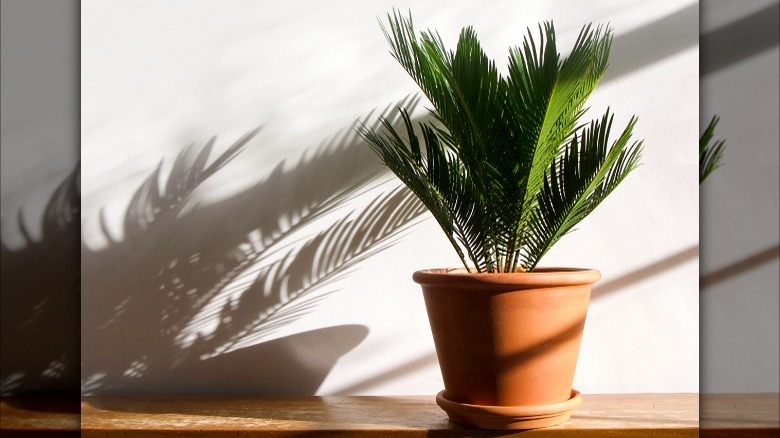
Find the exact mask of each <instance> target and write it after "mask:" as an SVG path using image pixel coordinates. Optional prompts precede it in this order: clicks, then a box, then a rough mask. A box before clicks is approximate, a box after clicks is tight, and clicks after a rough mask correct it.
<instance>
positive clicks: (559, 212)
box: [522, 110, 642, 270]
mask: <svg viewBox="0 0 780 438" xmlns="http://www.w3.org/2000/svg"><path fill="white" fill-rule="evenodd" d="M613 117H614V116H612V115H611V114H610V113H609V110H607V112H606V113H604V115H603V116H602V118H601V121H600V122H598V121H593V122H591V124H590V126H589V127H587V128H585V129H584V130H583V132H582V134H581V135H577V134H575V135H574V137H573V138H572V139H571V141H570V142H569V143H568V145H567V146H566V148H565V149H564V151H563V154H562V155H560V156H559V157H558V159H557V160H556V161H555V162H554V163H553V164H552V165H551V166H550V168H549V170H548V172H547V174H546V177H545V180H544V187H543V189H542V190H541V192H540V193H539V194H538V198H537V199H538V202H537V204H536V208H535V209H534V212H533V215H532V219H531V220H530V221H529V224H528V226H529V231H530V233H529V238H528V240H527V241H526V242H524V243H525V245H524V254H523V262H522V265H523V266H524V267H525V268H527V269H529V270H530V269H533V268H534V267H535V266H536V264H537V263H538V262H539V259H540V258H541V257H542V256H543V255H544V254H545V253H546V252H547V250H549V249H550V247H552V245H554V244H555V243H556V242H557V241H558V240H559V239H560V238H561V237H563V236H564V235H565V234H566V233H568V232H569V231H571V229H572V228H573V227H574V225H576V224H577V223H578V222H580V221H581V220H582V219H584V218H585V217H586V216H587V215H588V214H590V212H591V211H593V209H595V208H596V207H597V206H598V205H599V203H601V201H603V200H604V199H605V198H606V197H607V195H609V193H611V192H612V190H614V189H615V188H616V187H617V186H618V184H620V183H621V182H622V181H623V179H625V177H626V176H627V175H628V174H629V172H631V171H632V170H634V169H635V168H636V167H637V166H638V165H639V158H640V155H641V149H642V143H641V142H635V143H633V144H632V145H631V146H628V142H629V140H630V138H631V134H632V130H633V128H634V126H635V125H636V118H632V119H631V120H630V121H629V123H628V125H627V126H626V128H625V129H624V130H623V133H622V134H621V135H620V137H619V138H618V139H617V140H616V141H614V142H613V143H612V145H611V146H609V147H608V143H609V137H610V131H611V129H612V120H613Z"/></svg>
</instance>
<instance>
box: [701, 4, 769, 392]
mask: <svg viewBox="0 0 780 438" xmlns="http://www.w3.org/2000/svg"><path fill="white" fill-rule="evenodd" d="M777 4H778V2H777V1H776V0H773V1H756V2H750V3H746V4H743V5H740V7H735V4H734V3H733V2H724V1H711V0H710V1H707V2H705V3H703V4H702V12H703V14H702V35H703V38H704V39H703V40H702V49H704V44H705V42H711V43H712V44H713V47H711V48H707V51H704V52H703V53H704V54H707V53H710V55H709V56H710V57H711V58H712V59H707V58H705V59H704V60H705V63H706V62H709V63H710V64H713V65H718V66H720V67H719V68H717V69H712V70H711V71H709V69H708V74H707V75H705V76H703V77H702V81H701V108H702V110H701V111H702V115H703V116H704V117H702V119H703V121H704V122H706V121H708V120H709V117H711V116H712V115H714V114H718V115H720V117H721V121H720V123H719V124H718V127H717V131H716V137H717V138H723V139H726V142H727V146H726V152H725V158H724V164H723V166H722V167H721V168H719V169H718V170H717V171H715V173H713V174H712V176H711V177H710V178H709V179H708V180H707V181H705V183H704V184H703V185H702V190H701V196H702V199H701V227H702V229H701V238H702V265H701V275H702V280H703V281H702V288H701V297H700V299H701V312H702V313H701V328H702V331H703V333H705V334H706V336H703V337H702V340H701V359H702V368H701V382H702V392H709V393H723V392H778V390H780V377H778V369H780V337H779V336H780V335H778V333H780V332H779V331H778V325H779V324H780V323H779V321H780V316H779V314H778V312H780V302H779V301H778V291H780V284H779V283H778V281H780V280H779V279H778V277H779V275H778V274H780V263H778V257H777V255H778V240H779V238H778V226H777V224H778V222H779V221H780V214H778V210H779V209H780V187H778V162H779V161H780V160H778V143H779V142H780V137H779V136H778V118H780V111H779V110H778V100H779V99H780V92H779V90H778V77H780V70H779V69H778V62H779V59H780V58H779V57H778V54H779V53H780V49H779V48H778V24H777V23H778V18H777V17H778V12H777ZM755 14H758V19H756V16H755ZM767 20H769V22H768V23H767ZM767 24H768V25H767ZM767 29H769V31H767ZM719 35H727V36H728V38H725V39H724V38H722V37H721V36H719ZM713 36H714V37H713ZM730 40H731V41H730ZM729 43H733V44H734V45H733V46H731V47H723V45H726V44H729ZM709 50H712V52H708V51H709ZM724 56H725V57H726V58H727V59H728V60H730V62H725V61H723V62H721V59H722V58H723V57H724Z"/></svg>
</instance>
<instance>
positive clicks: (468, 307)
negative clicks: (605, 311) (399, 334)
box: [357, 11, 641, 429]
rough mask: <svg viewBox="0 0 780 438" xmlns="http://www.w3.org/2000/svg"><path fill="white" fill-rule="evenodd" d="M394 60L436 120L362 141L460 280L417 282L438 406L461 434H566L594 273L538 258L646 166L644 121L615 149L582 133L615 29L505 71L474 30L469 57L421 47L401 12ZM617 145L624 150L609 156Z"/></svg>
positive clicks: (407, 121)
mask: <svg viewBox="0 0 780 438" xmlns="http://www.w3.org/2000/svg"><path fill="white" fill-rule="evenodd" d="M387 18H388V26H387V27H386V26H385V25H382V30H383V32H384V34H385V36H386V38H387V41H388V42H389V44H390V47H391V54H392V55H393V57H395V59H397V60H398V62H399V63H400V64H401V65H402V66H403V67H404V69H406V71H407V72H408V73H409V74H410V75H411V77H412V78H413V79H414V80H415V82H417V84H418V85H419V86H420V88H421V89H422V91H423V92H424V93H425V95H426V96H427V97H428V99H429V100H430V102H431V103H432V104H433V108H432V109H430V110H429V111H430V114H431V116H432V117H433V121H421V122H418V123H417V124H416V126H415V123H413V122H412V120H411V116H410V115H409V114H408V112H407V111H405V110H404V109H403V108H402V109H401V113H402V119H403V124H404V128H405V129H403V128H402V129H401V132H399V130H397V129H396V128H395V127H394V126H393V125H392V124H391V123H390V121H389V120H387V119H381V122H382V123H381V127H380V128H379V129H372V128H369V127H367V126H366V125H359V126H358V128H357V129H358V131H359V132H360V134H361V135H362V136H363V138H365V139H366V141H367V142H368V144H369V145H370V146H371V147H372V148H373V149H374V151H375V152H376V153H377V154H378V155H379V156H380V157H381V159H382V161H383V162H384V164H385V165H387V166H388V167H389V168H390V169H391V170H392V171H393V172H394V173H395V174H396V175H397V176H398V178H400V179H401V181H402V182H403V183H404V184H405V185H406V186H408V187H409V188H410V189H411V190H412V191H413V192H414V193H415V194H416V195H417V196H418V197H419V198H420V200H421V201H422V203H423V204H424V205H425V206H426V207H427V208H428V210H430V212H431V214H432V215H433V217H434V218H435V219H436V221H437V222H438V223H439V225H440V226H441V228H442V229H443V230H444V233H445V235H446V236H447V238H448V239H449V241H450V242H451V243H452V246H453V247H454V248H455V251H456V252H457V254H458V256H459V257H460V259H461V261H462V262H463V267H462V268H448V269H429V270H423V271H418V272H415V273H414V276H413V279H414V281H415V282H417V283H419V284H421V285H422V289H423V295H424V298H425V304H426V309H427V311H428V316H429V321H430V324H431V329H432V332H433V338H434V343H435V346H436V353H437V356H438V358H439V364H440V367H441V371H442V376H443V379H444V386H445V389H444V391H442V392H440V393H439V394H438V395H437V398H436V400H437V403H438V404H439V406H441V407H442V408H443V409H444V410H445V411H446V412H447V413H448V415H449V417H450V419H452V420H453V421H455V422H457V423H460V424H463V425H469V426H476V427H482V428H489V429H527V428H536V427H544V426H550V425H554V424H559V423H562V422H564V421H566V420H567V419H568V418H569V416H570V415H571V412H572V411H573V410H574V409H575V408H576V407H577V406H578V405H579V404H580V400H581V398H580V395H579V393H578V392H577V391H575V390H573V389H572V382H573V379H574V368H575V366H576V360H577V355H578V353H579V345H580V340H581V337H582V328H583V326H584V323H585V315H586V311H587V306H588V300H589V297H590V290H591V285H592V284H593V283H595V282H596V281H598V279H599V278H600V274H599V272H598V271H596V270H592V269H579V268H540V267H537V264H538V262H539V259H540V258H541V257H542V256H543V255H544V254H545V253H546V252H547V251H548V250H549V249H550V247H551V246H552V245H553V244H555V242H557V241H558V239H560V238H561V237H563V236H564V235H565V234H566V233H568V232H569V231H571V230H572V228H573V227H574V225H575V224H577V223H578V222H579V221H580V220H582V219H583V218H584V217H585V216H586V215H588V214H589V213H590V212H591V211H592V210H593V209H594V208H595V207H596V206H597V205H598V204H599V203H600V202H601V201H602V200H604V198H605V197H606V196H607V195H608V194H609V193H610V192H612V190H613V189H615V187H617V185H618V184H619V183H620V182H621V181H623V179H624V178H625V177H626V176H627V175H628V174H629V173H630V172H631V171H632V170H633V169H634V168H636V167H637V166H638V164H639V159H640V152H641V142H633V143H631V144H629V143H630V140H631V135H632V130H633V128H634V125H635V123H636V118H635V117H632V118H631V120H630V121H629V122H628V124H627V126H626V127H625V128H624V129H623V131H622V133H621V134H620V135H619V136H618V137H617V139H615V140H614V141H611V140H610V133H611V130H612V120H613V116H612V114H611V112H610V111H609V110H607V111H606V112H605V113H604V114H603V115H602V116H601V118H600V119H597V120H593V121H591V122H589V123H583V121H582V117H583V114H584V110H583V107H584V104H585V101H586V99H587V98H588V96H589V95H590V93H591V92H592V91H593V89H594V87H595V86H596V84H597V83H598V82H599V80H600V78H601V77H602V75H603V74H604V71H605V69H606V67H607V58H608V55H609V50H610V44H611V40H612V35H611V30H610V29H608V28H604V27H600V26H599V27H596V28H595V29H594V28H593V27H592V26H590V25H589V26H585V27H584V28H583V29H582V31H581V32H580V34H579V37H578V38H577V40H576V43H575V44H574V48H573V49H572V51H571V53H570V54H569V55H568V56H567V57H562V56H561V55H560V54H559V53H558V49H557V46H556V38H555V30H554V28H553V24H552V23H544V24H543V25H540V26H539V37H538V39H534V37H533V35H532V33H531V31H530V30H529V31H528V34H527V36H526V37H525V38H524V41H523V45H522V47H518V48H512V49H510V51H509V68H508V73H507V74H506V75H502V74H500V73H499V72H498V70H497V69H496V66H495V63H494V62H493V61H491V60H489V59H488V58H487V56H486V55H485V54H484V52H483V51H482V48H481V47H480V43H479V40H478V39H477V35H476V33H475V32H474V30H473V29H472V28H471V27H466V28H464V29H463V30H462V32H461V34H460V37H459V40H458V44H457V48H456V50H455V51H450V50H448V49H446V48H445V46H444V43H443V42H442V39H441V38H440V36H439V35H438V34H437V33H436V32H432V31H427V32H422V33H421V34H420V36H419V37H418V35H417V33H416V32H415V29H414V26H413V23H412V18H411V15H410V16H408V17H405V16H402V15H401V14H399V13H398V12H396V11H393V13H392V14H388V16H387ZM610 141H611V144H610Z"/></svg>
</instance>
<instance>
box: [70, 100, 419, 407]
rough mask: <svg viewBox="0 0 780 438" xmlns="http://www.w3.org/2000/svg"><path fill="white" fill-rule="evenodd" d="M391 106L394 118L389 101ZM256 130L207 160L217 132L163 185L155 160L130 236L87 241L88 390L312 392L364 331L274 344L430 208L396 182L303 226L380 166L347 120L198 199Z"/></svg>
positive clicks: (129, 218)
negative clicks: (236, 183) (258, 173)
mask: <svg viewBox="0 0 780 438" xmlns="http://www.w3.org/2000/svg"><path fill="white" fill-rule="evenodd" d="M416 103H417V99H416V98H409V99H407V100H406V101H404V102H402V103H401V104H400V106H409V105H412V106H414V105H416ZM383 115H385V116H388V117H390V118H391V119H393V118H397V116H398V114H397V112H396V111H393V110H391V109H390V108H388V109H386V110H385V111H384V112H383ZM369 117H371V116H369ZM369 117H367V118H366V119H365V120H370V119H369ZM258 133H259V130H255V131H252V132H250V133H248V134H247V135H245V136H244V137H242V138H241V139H240V140H238V141H237V142H236V143H235V144H234V145H233V146H231V147H230V148H228V149H227V150H226V151H225V152H224V153H223V154H221V155H220V156H219V157H217V158H216V159H215V160H214V161H213V163H212V164H210V165H208V166H206V163H207V161H208V160H209V154H210V153H211V150H212V148H213V146H214V144H215V139H212V140H211V141H209V142H208V143H207V144H206V146H204V147H203V148H202V149H200V150H196V148H194V147H190V148H187V149H185V150H183V151H182V152H181V153H180V154H179V155H178V157H177V158H176V160H175V162H174V163H173V166H172V169H171V171H170V174H169V176H168V179H167V183H166V185H165V187H164V189H163V188H161V187H160V186H159V180H160V169H161V167H160V166H158V168H157V170H155V171H154V172H153V173H152V174H151V175H149V177H148V178H147V179H146V181H145V182H144V183H143V184H142V185H141V186H140V187H139V188H138V190H136V192H135V194H134V195H133V197H132V199H131V201H130V204H129V206H128V209H127V213H126V215H125V218H124V232H125V237H124V239H122V240H111V241H110V243H109V245H108V247H107V248H105V249H99V250H92V249H89V248H87V247H86V245H82V275H83V295H82V296H83V300H82V303H83V306H84V307H83V312H82V350H83V353H82V356H83V364H82V391H83V392H84V393H86V394H122V393H168V394H213V393H227V394H313V393H314V392H315V391H316V390H317V388H318V387H319V386H320V384H321V383H322V381H323V380H324V379H325V377H326V376H327V374H328V373H329V371H330V370H331V369H332V367H333V366H334V365H335V363H336V361H337V360H338V359H339V358H340V357H341V356H342V355H344V354H345V353H347V352H348V351H350V350H352V349H353V348H354V347H355V346H357V345H358V344H359V343H360V342H361V341H362V340H363V339H364V338H365V337H366V336H367V335H368V329H367V328H366V327H364V326H360V325H345V326H337V327H329V328H323V329H319V330H314V331H309V332H305V333H298V334H295V335H292V336H287V337H283V338H279V339H275V340H272V341H267V340H266V339H267V338H268V337H269V335H271V334H273V333H274V332H275V331H276V330H278V329H280V328H281V327H284V326H286V325H288V324H290V323H291V322H293V321H295V320H297V319H298V318H300V317H302V316H304V315H305V314H306V313H307V312H309V311H310V310H312V309H313V307H314V306H316V305H317V304H318V302H319V301H320V300H322V299H323V298H324V297H326V296H327V295H328V294H329V293H332V292H334V291H335V290H336V288H337V285H336V284H335V282H336V281H337V280H339V279H341V278H343V277H344V276H345V275H347V274H348V273H349V271H350V269H352V268H354V266H355V265H356V264H357V263H358V262H360V261H362V260H364V259H365V258H367V257H370V256H371V255H373V254H375V253H377V252H379V251H381V250H383V249H385V248H386V247H387V246H389V245H392V243H393V238H394V237H397V236H398V234H399V233H400V232H403V231H404V230H405V229H406V228H407V227H408V226H409V225H411V224H413V223H415V221H417V220H419V219H420V217H421V215H422V213H423V212H424V209H423V207H422V205H421V204H420V203H419V202H418V201H417V200H416V198H414V196H413V195H412V194H411V192H409V191H407V190H406V189H395V190H390V191H388V192H386V193H384V194H383V195H381V196H379V197H377V198H376V199H374V200H373V201H371V202H370V203H369V204H368V206H366V207H365V208H362V209H360V210H357V211H352V212H351V213H349V214H346V215H344V214H341V211H338V212H337V213H336V214H334V215H333V216H334V217H338V218H337V219H331V220H332V222H331V223H330V225H326V226H321V227H319V228H316V230H318V231H317V232H314V231H311V228H307V226H311V225H312V224H313V223H314V222H315V221H318V220H319V221H325V220H328V219H329V217H328V214H329V213H332V212H335V211H336V210H337V209H339V208H341V207H343V203H344V202H345V201H347V200H348V199H352V198H353V197H355V196H358V195H359V194H361V193H364V192H365V191H367V190H369V189H371V188H372V187H371V186H372V184H374V182H373V181H374V178H375V177H376V176H378V175H380V174H381V173H382V172H383V169H382V167H381V166H379V163H377V159H376V158H375V157H374V156H373V153H372V152H371V151H370V149H369V148H368V147H367V146H366V145H365V144H364V143H363V141H362V140H361V139H360V138H359V137H357V136H356V134H354V133H353V132H352V131H351V129H350V130H348V131H345V133H344V134H343V135H341V136H339V137H337V138H335V139H333V140H331V141H330V142H327V143H326V145H325V147H320V148H317V152H316V153H315V154H314V155H312V156H308V157H307V156H304V157H303V158H301V159H300V161H299V162H297V163H296V164H295V165H294V166H292V168H289V169H287V168H285V166H284V163H279V165H277V166H276V168H275V169H274V170H273V171H272V172H271V174H270V176H268V177H267V178H266V179H265V180H264V181H262V182H260V183H258V184H257V185H255V186H253V187H251V188H249V189H247V190H245V191H243V192H241V193H238V194H236V195H235V196H232V197H230V198H228V199H226V200H223V201H219V202H216V203H214V204H211V205H207V206H201V205H196V206H195V207H193V208H190V206H189V205H188V201H189V200H190V198H191V194H192V193H193V191H194V190H195V188H196V187H197V186H198V185H200V184H201V183H202V182H203V181H205V180H206V179H207V178H208V177H209V176H211V175H213V174H214V173H215V172H217V171H218V170H219V169H220V168H222V167H223V166H224V165H225V164H227V163H228V162H229V161H230V160H232V159H233V158H235V157H236V156H237V155H238V154H240V153H241V152H242V150H243V149H244V148H245V146H246V145H247V143H248V142H249V141H250V140H252V139H253V138H255V137H256V136H258ZM373 163H376V164H373ZM102 223H103V233H104V234H105V236H106V238H109V239H110V234H109V233H108V227H107V226H106V225H105V221H103V222H102ZM319 223H320V222H318V224H319Z"/></svg>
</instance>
